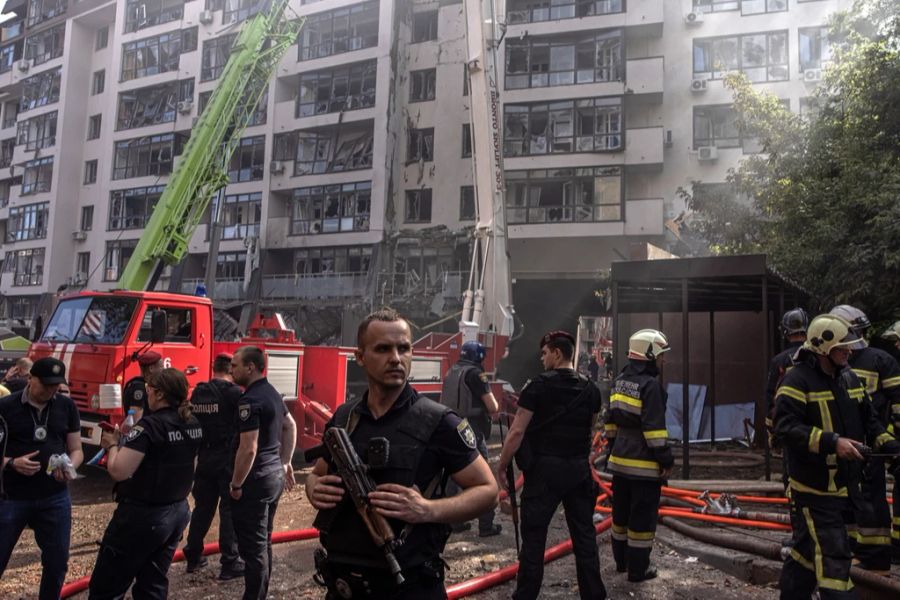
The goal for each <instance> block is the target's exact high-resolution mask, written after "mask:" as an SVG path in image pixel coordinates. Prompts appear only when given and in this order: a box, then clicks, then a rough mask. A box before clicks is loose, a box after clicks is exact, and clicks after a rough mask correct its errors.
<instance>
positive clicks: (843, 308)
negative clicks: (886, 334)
mask: <svg viewBox="0 0 900 600" xmlns="http://www.w3.org/2000/svg"><path fill="white" fill-rule="evenodd" d="M830 312H831V314H833V315H837V316H839V317H841V318H842V319H844V320H845V321H847V322H848V323H850V327H851V328H852V329H853V331H854V333H856V335H858V336H859V342H857V343H856V344H853V345H852V346H850V348H851V349H853V350H862V349H863V348H865V347H866V346H867V345H868V344H866V340H865V335H866V330H867V329H868V328H869V327H871V326H872V323H871V321H869V317H867V316H866V313H864V312H863V311H861V310H859V309H858V308H856V307H855V306H850V305H849V304H839V305H838V306H835V307H834V308H832V309H831V311H830Z"/></svg>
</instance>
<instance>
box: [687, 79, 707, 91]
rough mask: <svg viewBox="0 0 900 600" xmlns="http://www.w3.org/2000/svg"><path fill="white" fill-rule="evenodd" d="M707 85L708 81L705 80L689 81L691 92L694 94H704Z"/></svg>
mask: <svg viewBox="0 0 900 600" xmlns="http://www.w3.org/2000/svg"><path fill="white" fill-rule="evenodd" d="M707 85H709V81H708V80H706V79H691V91H692V92H694V93H695V94H699V93H701V92H705V91H706V87H707Z"/></svg>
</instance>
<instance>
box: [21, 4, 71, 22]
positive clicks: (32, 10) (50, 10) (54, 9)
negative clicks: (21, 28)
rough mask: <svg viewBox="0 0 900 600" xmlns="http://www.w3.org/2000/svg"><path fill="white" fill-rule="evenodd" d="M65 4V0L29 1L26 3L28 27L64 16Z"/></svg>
mask: <svg viewBox="0 0 900 600" xmlns="http://www.w3.org/2000/svg"><path fill="white" fill-rule="evenodd" d="M66 4H67V3H66V0H31V1H30V2H29V3H28V27H29V28H31V27H34V26H35V25H37V24H38V23H43V22H44V21H48V20H50V19H52V18H53V17H56V16H59V15H61V14H64V13H65V12H66Z"/></svg>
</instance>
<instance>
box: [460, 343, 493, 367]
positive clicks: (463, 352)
mask: <svg viewBox="0 0 900 600" xmlns="http://www.w3.org/2000/svg"><path fill="white" fill-rule="evenodd" d="M485 356H487V350H485V348H484V346H483V345H482V344H480V343H479V342H466V343H465V344H463V345H462V348H461V349H460V351H459V357H460V358H462V359H464V360H468V361H470V362H473V363H478V364H481V361H483V360H484V357H485Z"/></svg>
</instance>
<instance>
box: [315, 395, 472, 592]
mask: <svg viewBox="0 0 900 600" xmlns="http://www.w3.org/2000/svg"><path fill="white" fill-rule="evenodd" d="M367 399H368V392H366V393H365V394H363V397H362V399H361V400H360V401H359V402H356V403H354V404H343V405H341V406H340V407H338V409H337V411H336V412H335V414H334V417H333V418H332V419H331V421H329V422H328V424H327V425H326V429H327V428H329V427H335V426H339V427H344V428H347V429H348V430H349V431H350V439H351V440H352V442H353V445H354V447H355V448H356V451H357V453H358V454H359V456H360V458H361V459H362V460H364V461H365V460H366V454H367V448H368V441H369V440H370V439H372V438H375V437H384V438H387V440H388V443H389V452H388V464H387V466H386V467H385V468H383V469H378V470H374V471H372V472H371V473H370V475H371V476H372V479H374V480H375V483H376V484H382V483H397V484H400V485H405V486H412V485H416V486H418V487H419V489H420V490H427V489H428V488H429V486H430V484H432V482H434V481H436V480H438V481H439V480H440V479H442V478H443V477H446V476H447V475H451V474H453V473H456V472H458V471H461V470H462V469H464V468H466V467H467V466H469V465H470V464H472V462H473V461H475V460H477V459H478V452H477V450H476V448H475V447H476V444H475V434H474V433H473V431H472V428H471V427H469V425H468V424H467V423H466V422H465V421H464V420H462V419H460V418H459V416H457V415H456V414H454V413H453V412H452V411H450V410H449V409H448V408H446V407H444V406H441V405H440V404H437V403H436V402H433V401H431V400H429V399H428V398H425V397H423V396H419V394H418V392H416V390H415V389H413V388H412V387H411V386H409V385H407V386H406V387H405V388H404V389H403V391H402V392H401V394H400V396H399V397H398V398H397V400H396V401H395V402H394V404H393V406H391V408H390V410H388V412H387V413H386V414H384V415H382V416H381V417H379V418H377V419H376V418H375V417H374V416H373V415H372V413H371V412H370V410H369V406H368V404H367ZM329 472H330V473H334V470H333V468H332V467H331V466H329ZM440 495H441V490H440V486H438V488H437V490H436V494H433V495H432V497H438V496H440ZM389 522H390V524H391V526H392V528H393V530H394V532H395V534H397V535H400V534H401V532H403V531H404V528H405V527H406V523H404V522H402V521H397V520H394V519H389ZM314 525H315V527H317V528H318V529H319V531H320V532H321V534H320V540H321V542H322V546H324V548H325V550H326V552H327V553H328V560H327V564H326V565H322V566H320V568H321V571H322V575H323V577H324V579H325V582H326V584H327V586H328V589H329V592H328V596H327V598H329V599H337V598H342V597H345V596H341V595H340V594H341V592H340V590H341V589H347V588H349V589H351V590H353V598H378V599H379V600H388V599H390V600H400V599H403V600H429V599H432V598H446V597H447V595H446V591H445V590H444V583H443V582H444V563H443V560H442V559H441V552H443V550H444V545H445V544H446V542H447V537H448V536H449V534H450V528H449V526H447V525H444V524H440V523H420V524H417V525H415V526H412V527H411V528H410V529H409V530H408V531H407V532H406V541H405V542H404V543H403V544H402V545H401V546H400V547H399V548H398V549H397V550H396V552H395V554H396V557H397V561H398V562H399V564H400V567H401V568H402V571H403V577H404V578H405V579H406V582H405V583H404V584H403V585H402V586H400V587H397V586H396V584H395V583H394V578H393V577H392V576H391V574H390V571H389V570H388V568H387V564H386V562H385V559H384V554H383V553H382V552H381V550H379V549H378V548H377V547H376V546H375V544H374V543H373V542H372V539H371V537H369V533H368V531H367V529H366V526H365V524H364V523H363V521H362V519H361V518H360V517H359V514H358V513H357V512H356V508H355V506H354V504H353V502H352V501H351V499H350V498H349V495H347V494H345V495H344V498H343V499H342V500H341V502H340V503H338V505H337V506H336V507H335V508H332V509H329V510H322V511H319V514H318V515H317V516H316V520H315V522H314ZM366 590H368V592H367V591H366Z"/></svg>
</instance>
